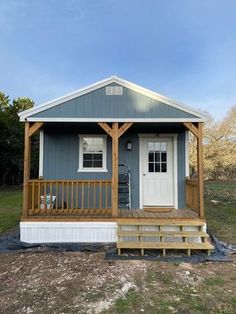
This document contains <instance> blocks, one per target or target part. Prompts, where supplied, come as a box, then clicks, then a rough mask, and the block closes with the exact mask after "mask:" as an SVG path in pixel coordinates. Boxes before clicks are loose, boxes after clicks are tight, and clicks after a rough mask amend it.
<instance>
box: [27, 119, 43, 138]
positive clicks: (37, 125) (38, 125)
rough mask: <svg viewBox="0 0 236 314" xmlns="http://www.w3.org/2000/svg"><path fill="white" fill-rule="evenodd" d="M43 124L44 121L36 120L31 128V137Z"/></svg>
mask: <svg viewBox="0 0 236 314" xmlns="http://www.w3.org/2000/svg"><path fill="white" fill-rule="evenodd" d="M42 126H43V122H35V123H34V124H33V125H32V126H31V127H30V129H29V137H31V136H32V135H34V133H35V132H37V131H38V130H39V129H40V128H41V127H42Z"/></svg>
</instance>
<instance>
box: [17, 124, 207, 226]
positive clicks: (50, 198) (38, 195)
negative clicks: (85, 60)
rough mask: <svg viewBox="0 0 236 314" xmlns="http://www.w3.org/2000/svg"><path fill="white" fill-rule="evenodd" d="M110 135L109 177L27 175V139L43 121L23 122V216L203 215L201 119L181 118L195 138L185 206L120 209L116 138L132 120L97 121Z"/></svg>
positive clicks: (125, 217) (28, 167) (114, 216)
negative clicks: (194, 170) (194, 167)
mask: <svg viewBox="0 0 236 314" xmlns="http://www.w3.org/2000/svg"><path fill="white" fill-rule="evenodd" d="M97 125H99V127H100V128H101V131H102V130H103V131H104V132H105V133H106V134H107V135H108V136H109V137H110V139H111V145H112V151H111V152H112V171H111V179H102V180H101V179H96V180H87V179H86V180H67V179H60V180H59V179H58V180H55V179H53V180H50V179H44V178H39V179H34V180H32V179H31V178H30V150H31V148H30V142H31V137H32V135H33V134H35V132H37V131H39V130H40V129H41V128H42V127H43V126H44V123H43V122H35V123H34V122H31V123H30V122H25V157H24V205H23V215H22V220H31V219H39V218H41V219H43V218H44V219H54V220H58V219H65V220H66V219H70V218H71V219H73V220H74V219H78V220H82V219H83V218H84V219H86V220H89V219H90V218H91V220H93V219H95V220H96V219H106V220H113V221H114V220H115V219H118V220H119V219H131V218H133V219H183V218H186V219H199V218H200V219H204V204H203V172H202V123H200V122H196V123H192V122H183V123H182V126H184V128H185V129H186V130H189V131H190V132H192V133H193V134H194V135H195V136H196V138H197V170H198V175H197V179H196V180H190V179H189V178H186V180H185V196H186V202H185V203H186V208H179V209H174V208H158V207H156V208H145V207H144V208H143V209H140V208H139V207H137V208H132V209H124V208H123V209H121V208H119V203H118V194H119V191H118V164H119V140H120V138H121V137H122V135H123V134H124V133H125V132H126V131H127V130H128V129H130V127H131V126H134V125H135V123H133V122H129V121H128V122H120V123H118V122H111V123H107V122H97Z"/></svg>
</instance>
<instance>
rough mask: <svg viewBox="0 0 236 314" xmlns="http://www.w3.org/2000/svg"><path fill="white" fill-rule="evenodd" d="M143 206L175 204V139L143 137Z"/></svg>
mask: <svg viewBox="0 0 236 314" xmlns="http://www.w3.org/2000/svg"><path fill="white" fill-rule="evenodd" d="M142 141H143V142H142V156H140V157H141V158H142V174H141V175H142V176H143V178H142V192H143V207H145V206H170V207H172V206H174V188H173V187H174V181H173V180H174V176H173V170H174V169H173V139H172V138H143V139H142Z"/></svg>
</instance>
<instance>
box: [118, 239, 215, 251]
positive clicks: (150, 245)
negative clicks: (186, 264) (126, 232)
mask: <svg viewBox="0 0 236 314" xmlns="http://www.w3.org/2000/svg"><path fill="white" fill-rule="evenodd" d="M117 248H118V249H190V250H213V249H214V247H213V245H211V244H210V243H192V242H191V243H189V242H181V243H173V242H161V243H160V242H121V241H118V242H117Z"/></svg>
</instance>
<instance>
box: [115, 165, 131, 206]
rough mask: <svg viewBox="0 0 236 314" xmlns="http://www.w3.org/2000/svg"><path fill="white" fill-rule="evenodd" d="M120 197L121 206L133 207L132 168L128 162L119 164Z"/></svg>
mask: <svg viewBox="0 0 236 314" xmlns="http://www.w3.org/2000/svg"><path fill="white" fill-rule="evenodd" d="M118 167H119V176H118V196H119V197H118V199H119V208H128V209H131V184H130V182H131V181H130V168H129V166H128V165H126V164H119V165H118Z"/></svg>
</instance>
